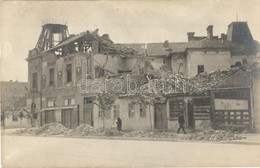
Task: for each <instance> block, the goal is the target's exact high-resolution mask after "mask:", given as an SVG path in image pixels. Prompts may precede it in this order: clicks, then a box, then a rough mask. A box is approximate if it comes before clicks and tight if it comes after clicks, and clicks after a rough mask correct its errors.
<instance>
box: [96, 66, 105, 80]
mask: <svg viewBox="0 0 260 168" xmlns="http://www.w3.org/2000/svg"><path fill="white" fill-rule="evenodd" d="M102 76H105V71H104V69H102V68H100V67H96V68H95V77H96V78H98V77H102Z"/></svg>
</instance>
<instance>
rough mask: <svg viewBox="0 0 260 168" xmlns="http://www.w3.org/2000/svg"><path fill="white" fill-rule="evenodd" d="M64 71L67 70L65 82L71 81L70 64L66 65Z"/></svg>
mask: <svg viewBox="0 0 260 168" xmlns="http://www.w3.org/2000/svg"><path fill="white" fill-rule="evenodd" d="M66 72H67V82H72V65H71V64H68V65H67V66H66Z"/></svg>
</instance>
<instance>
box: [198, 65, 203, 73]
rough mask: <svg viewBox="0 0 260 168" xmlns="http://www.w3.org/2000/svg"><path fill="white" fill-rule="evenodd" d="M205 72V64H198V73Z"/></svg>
mask: <svg viewBox="0 0 260 168" xmlns="http://www.w3.org/2000/svg"><path fill="white" fill-rule="evenodd" d="M203 72H204V65H198V74H200V73H203Z"/></svg>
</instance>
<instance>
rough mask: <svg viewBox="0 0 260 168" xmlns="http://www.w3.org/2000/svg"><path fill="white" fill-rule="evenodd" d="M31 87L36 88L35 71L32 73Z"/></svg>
mask: <svg viewBox="0 0 260 168" xmlns="http://www.w3.org/2000/svg"><path fill="white" fill-rule="evenodd" d="M32 88H33V89H37V72H34V73H32Z"/></svg>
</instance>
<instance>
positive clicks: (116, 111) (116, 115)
mask: <svg viewBox="0 0 260 168" xmlns="http://www.w3.org/2000/svg"><path fill="white" fill-rule="evenodd" d="M113 116H114V119H116V118H118V117H119V105H114V115H113Z"/></svg>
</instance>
